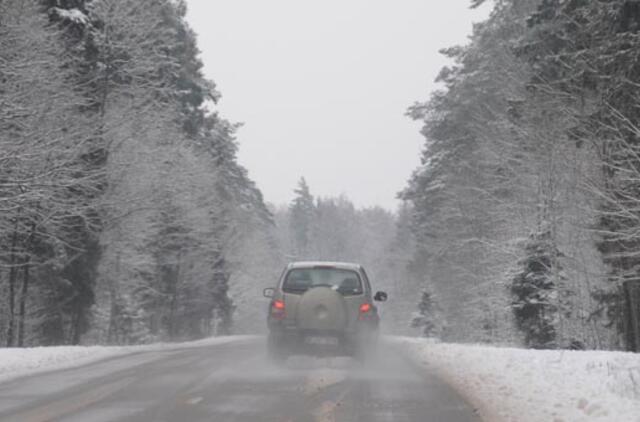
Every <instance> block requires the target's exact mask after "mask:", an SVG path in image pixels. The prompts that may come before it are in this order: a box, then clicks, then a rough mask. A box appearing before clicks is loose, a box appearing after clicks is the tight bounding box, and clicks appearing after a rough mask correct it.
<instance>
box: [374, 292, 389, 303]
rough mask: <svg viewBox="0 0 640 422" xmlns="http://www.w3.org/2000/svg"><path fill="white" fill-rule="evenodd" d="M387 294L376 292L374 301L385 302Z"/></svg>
mask: <svg viewBox="0 0 640 422" xmlns="http://www.w3.org/2000/svg"><path fill="white" fill-rule="evenodd" d="M388 297H389V296H388V295H387V293H386V292H377V293H376V295H375V296H374V297H373V300H375V301H376V302H386V301H387V299H388Z"/></svg>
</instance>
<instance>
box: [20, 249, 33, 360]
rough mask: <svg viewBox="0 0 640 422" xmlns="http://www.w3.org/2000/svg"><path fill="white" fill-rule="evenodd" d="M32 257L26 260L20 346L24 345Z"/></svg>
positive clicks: (21, 301)
mask: <svg viewBox="0 0 640 422" xmlns="http://www.w3.org/2000/svg"><path fill="white" fill-rule="evenodd" d="M30 261H31V257H30V256H27V257H26V258H25V260H24V268H23V272H22V274H23V276H24V277H23V280H22V291H21V292H20V311H19V312H20V314H19V317H18V318H19V319H18V347H23V346H24V321H25V318H26V309H27V294H28V293H29V267H30Z"/></svg>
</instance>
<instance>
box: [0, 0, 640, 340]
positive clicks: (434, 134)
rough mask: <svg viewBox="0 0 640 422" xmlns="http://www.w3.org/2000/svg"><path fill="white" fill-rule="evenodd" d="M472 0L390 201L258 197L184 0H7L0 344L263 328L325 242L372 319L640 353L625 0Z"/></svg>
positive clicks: (412, 328)
mask: <svg viewBox="0 0 640 422" xmlns="http://www.w3.org/2000/svg"><path fill="white" fill-rule="evenodd" d="M485 3H490V2H489V1H484V0H473V1H471V4H470V6H471V7H491V8H492V11H491V14H490V16H489V18H488V19H487V20H486V21H485V22H482V23H479V24H476V25H475V26H474V29H473V34H472V36H471V37H470V39H469V42H468V44H467V45H464V46H451V47H448V48H445V49H443V50H442V51H441V53H442V54H444V55H445V56H446V57H447V58H448V59H449V61H450V63H451V64H450V65H449V66H447V67H445V68H444V69H442V71H441V72H440V75H439V76H438V79H437V80H438V82H439V87H440V88H439V90H438V91H436V92H435V93H432V94H431V95H430V97H427V98H426V99H424V100H423V101H418V102H416V103H415V104H414V105H412V106H410V107H409V108H408V111H407V118H408V119H414V120H416V121H418V122H421V123H422V125H423V129H422V134H423V135H424V138H425V141H424V147H423V150H422V152H421V165H420V166H419V167H418V168H417V169H415V170H414V172H413V175H412V176H411V178H410V180H408V182H407V185H406V186H404V187H402V186H398V191H399V193H398V198H399V199H400V201H399V202H400V205H399V207H398V209H397V210H387V209H384V208H380V207H373V208H359V207H357V206H355V205H354V204H353V203H352V202H351V201H350V200H349V198H347V197H345V196H338V197H317V196H315V195H314V194H313V190H312V187H311V186H309V185H308V184H307V182H306V181H305V179H304V178H301V179H300V181H299V183H298V185H297V186H292V187H291V188H292V191H293V194H294V199H293V201H292V202H291V203H289V204H275V205H274V204H268V203H266V201H265V199H264V198H263V196H262V194H261V192H260V190H259V189H258V188H257V187H256V185H255V183H254V182H253V181H252V180H251V179H250V178H249V175H248V172H247V170H246V169H244V168H243V167H242V166H241V165H240V164H239V163H238V159H237V152H238V148H239V146H238V144H237V142H236V133H237V131H238V130H239V129H240V127H241V125H240V124H237V123H234V122H230V121H228V120H227V119H225V117H224V116H221V115H220V114H219V113H218V112H217V111H216V104H217V102H218V101H219V100H220V98H221V94H220V92H219V91H218V90H217V87H216V84H215V83H214V82H213V81H211V80H209V79H207V78H206V77H205V76H204V72H203V63H202V62H201V60H200V57H199V50H198V43H197V38H196V34H195V33H194V32H193V31H192V30H191V28H190V27H189V25H188V24H187V22H186V18H185V16H186V4H185V2H184V1H181V0H0V347H24V346H44V345H61V344H139V343H151V342H156V341H181V340H188V339H196V338H202V337H206V336H210V335H224V334H230V333H246V332H255V331H260V327H261V326H260V325H259V323H258V322H261V321H264V315H265V311H266V304H265V302H264V300H263V299H262V298H261V297H260V294H261V291H262V289H263V288H264V287H271V286H272V285H273V284H274V283H275V280H277V277H278V276H279V274H280V271H281V270H282V267H283V265H284V264H285V263H287V262H289V261H293V260H334V261H336V260H337V261H355V262H360V263H362V264H363V265H364V266H365V267H366V268H367V269H368V271H369V273H370V275H371V276H372V279H373V283H374V286H375V288H376V289H380V290H386V291H388V292H389V296H390V301H389V303H387V304H385V305H383V309H382V310H381V312H382V313H383V319H384V324H385V330H387V332H393V333H401V334H417V335H424V336H429V337H437V338H440V339H442V340H444V341H448V342H461V343H463V342H474V343H477V342H484V343H494V344H505V345H517V346H524V347H529V348H543V349H563V348H567V349H612V350H624V349H628V350H639V349H640V334H638V333H637V330H638V327H637V326H636V328H635V329H636V333H635V335H634V330H633V326H634V325H633V324H634V320H633V315H632V314H633V309H636V310H637V309H638V308H640V287H638V286H640V284H639V283H640V273H639V271H640V207H639V206H638V205H639V204H640V124H639V123H638V122H639V121H640V108H639V107H638V104H640V55H639V54H638V52H639V51H640V48H639V46H640V2H638V1H635V0H564V1H563V0H495V1H493V2H491V4H490V5H489V4H485ZM415 54H420V52H416V53H415ZM421 94H423V93H420V92H416V98H420V96H421ZM400 112H402V110H401V111H400Z"/></svg>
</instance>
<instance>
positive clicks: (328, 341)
mask: <svg viewBox="0 0 640 422" xmlns="http://www.w3.org/2000/svg"><path fill="white" fill-rule="evenodd" d="M305 342H306V343H307V344H317V345H322V346H337V345H338V339H337V338H336V337H306V338H305Z"/></svg>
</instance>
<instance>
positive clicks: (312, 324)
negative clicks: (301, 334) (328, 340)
mask: <svg viewBox="0 0 640 422" xmlns="http://www.w3.org/2000/svg"><path fill="white" fill-rule="evenodd" d="M296 325H297V326H298V328H299V329H303V330H344V329H345V328H346V326H347V307H346V303H345V301H344V298H343V297H342V295H341V294H340V293H338V292H336V291H335V290H333V289H331V288H329V287H315V288H312V289H309V290H307V291H306V292H305V293H304V295H302V297H301V298H300V301H299V302H298V306H297V309H296Z"/></svg>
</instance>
